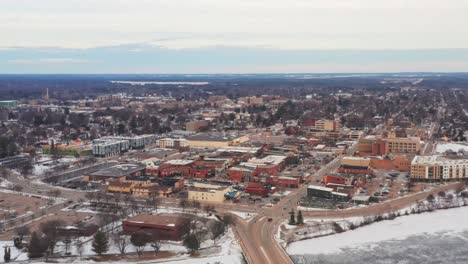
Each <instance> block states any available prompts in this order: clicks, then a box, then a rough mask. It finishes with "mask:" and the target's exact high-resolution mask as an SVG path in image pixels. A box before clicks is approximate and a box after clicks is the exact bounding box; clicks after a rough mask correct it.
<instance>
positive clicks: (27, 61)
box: [7, 58, 97, 64]
mask: <svg viewBox="0 0 468 264" xmlns="http://www.w3.org/2000/svg"><path fill="white" fill-rule="evenodd" d="M7 62H8V63H10V64H74V63H94V62H97V61H96V60H83V59H76V58H39V59H11V60H7Z"/></svg>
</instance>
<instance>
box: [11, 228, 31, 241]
mask: <svg viewBox="0 0 468 264" xmlns="http://www.w3.org/2000/svg"><path fill="white" fill-rule="evenodd" d="M30 233H31V231H30V230H29V227H28V226H25V225H23V226H18V227H17V228H15V234H16V235H17V236H18V237H19V239H20V241H23V238H24V237H25V236H27V235H29V234H30Z"/></svg>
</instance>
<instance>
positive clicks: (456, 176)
mask: <svg viewBox="0 0 468 264" xmlns="http://www.w3.org/2000/svg"><path fill="white" fill-rule="evenodd" d="M411 178H412V179H415V180H421V181H432V180H444V181H450V180H461V179H466V178H468V157H466V156H462V157H447V156H440V155H433V156H416V157H414V159H413V160H412V161H411Z"/></svg>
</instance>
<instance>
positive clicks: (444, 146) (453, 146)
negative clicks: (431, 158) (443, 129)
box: [435, 143, 468, 154]
mask: <svg viewBox="0 0 468 264" xmlns="http://www.w3.org/2000/svg"><path fill="white" fill-rule="evenodd" d="M447 150H452V151H459V150H463V151H465V152H468V144H462V143H437V145H436V147H435V153H437V154H443V153H444V152H445V151H447Z"/></svg>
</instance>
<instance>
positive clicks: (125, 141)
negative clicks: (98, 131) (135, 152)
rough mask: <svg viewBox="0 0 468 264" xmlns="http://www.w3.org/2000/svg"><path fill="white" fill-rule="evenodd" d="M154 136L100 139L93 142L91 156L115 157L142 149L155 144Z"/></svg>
mask: <svg viewBox="0 0 468 264" xmlns="http://www.w3.org/2000/svg"><path fill="white" fill-rule="evenodd" d="M156 139H157V138H156V135H140V136H135V137H102V138H99V139H95V140H93V155H94V156H96V157H109V156H116V155H119V154H120V153H123V152H126V151H128V150H130V149H142V148H145V147H148V146H150V145H152V144H154V143H156Z"/></svg>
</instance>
